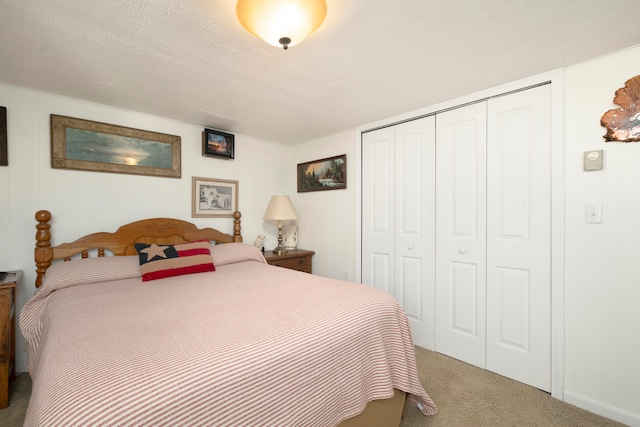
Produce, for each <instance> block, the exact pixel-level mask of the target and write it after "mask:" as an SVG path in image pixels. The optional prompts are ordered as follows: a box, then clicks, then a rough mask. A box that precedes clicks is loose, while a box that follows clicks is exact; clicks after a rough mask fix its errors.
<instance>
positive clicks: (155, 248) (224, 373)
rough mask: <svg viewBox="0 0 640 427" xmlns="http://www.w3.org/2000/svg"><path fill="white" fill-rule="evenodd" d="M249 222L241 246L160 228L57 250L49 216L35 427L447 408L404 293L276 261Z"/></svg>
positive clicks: (350, 424)
mask: <svg viewBox="0 0 640 427" xmlns="http://www.w3.org/2000/svg"><path fill="white" fill-rule="evenodd" d="M240 218H241V215H240V213H239V212H236V213H235V214H234V217H233V225H232V227H233V232H232V233H231V234H227V233H223V232H220V231H217V230H214V229H210V228H203V229H199V228H197V227H196V226H195V225H193V224H191V223H189V222H186V221H181V220H177V219H169V218H154V219H147V220H141V221H137V222H133V223H130V224H127V225H124V226H122V227H120V228H119V229H118V230H117V231H115V232H113V233H111V232H99V233H94V234H90V235H87V236H85V237H81V238H79V239H77V240H75V241H74V242H71V243H64V244H60V245H57V246H52V244H51V241H52V238H51V222H52V221H51V214H50V213H49V212H48V211H38V212H37V213H36V220H37V225H36V229H37V232H36V247H35V256H34V258H35V263H36V272H37V279H36V287H37V288H38V289H37V292H36V293H35V295H34V297H33V298H32V299H31V300H30V301H29V302H28V303H27V304H26V305H25V306H24V308H23V310H22V311H21V313H20V328H21V330H22V333H23V335H24V336H25V339H26V342H27V357H28V369H29V373H30V375H31V377H32V395H31V399H30V402H29V407H28V410H27V415H26V418H25V424H24V425H25V426H56V425H64V426H71V425H82V426H87V425H119V426H121V425H127V426H129V425H148V426H151V425H153V426H163V425H171V426H179V425H185V426H260V425H264V426H336V425H339V426H340V427H354V426H367V427H372V426H385V427H386V426H394V425H395V426H397V425H399V423H400V420H401V416H402V412H403V408H404V405H405V398H407V399H409V401H412V402H415V404H416V405H418V407H419V408H420V410H421V411H422V412H423V413H424V414H425V415H433V414H435V413H436V412H437V409H436V406H435V405H434V403H433V401H432V400H431V398H430V397H429V396H428V394H427V393H426V392H425V390H424V388H423V386H422V384H421V383H420V381H419V379H418V376H417V369H416V362H415V352H414V347H413V341H412V337H411V331H410V327H409V324H408V321H407V318H406V315H405V314H404V312H403V311H402V308H401V307H400V306H399V304H398V303H397V302H396V301H395V300H394V299H393V298H392V297H390V296H389V295H388V294H387V293H385V292H382V291H380V290H378V289H375V288H372V287H369V286H365V285H360V284H355V283H349V282H343V281H339V280H333V279H329V278H324V277H320V276H315V275H311V274H306V273H302V272H298V271H294V270H288V269H284V268H280V267H275V266H270V265H268V264H267V263H266V261H265V260H264V257H263V256H262V254H261V252H260V251H259V250H258V249H256V248H254V247H253V246H252V245H248V244H245V243H242V235H241V224H240ZM93 255H96V256H93ZM110 255H113V256H110ZM61 260H64V261H67V262H62V261H61Z"/></svg>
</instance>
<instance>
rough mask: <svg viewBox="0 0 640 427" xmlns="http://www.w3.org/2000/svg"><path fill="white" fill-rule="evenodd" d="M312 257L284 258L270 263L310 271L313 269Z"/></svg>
mask: <svg viewBox="0 0 640 427" xmlns="http://www.w3.org/2000/svg"><path fill="white" fill-rule="evenodd" d="M309 258H310V257H301V258H292V259H283V260H277V261H273V262H270V263H269V264H271V265H275V266H277V267H284V268H290V269H291V270H300V271H306V272H308V271H310V270H311V262H310V261H311V260H310V259H309Z"/></svg>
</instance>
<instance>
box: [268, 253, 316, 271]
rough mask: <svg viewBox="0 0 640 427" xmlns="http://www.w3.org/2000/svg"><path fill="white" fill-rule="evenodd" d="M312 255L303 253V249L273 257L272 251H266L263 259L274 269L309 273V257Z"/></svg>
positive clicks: (310, 267)
mask: <svg viewBox="0 0 640 427" xmlns="http://www.w3.org/2000/svg"><path fill="white" fill-rule="evenodd" d="M313 254H315V252H313V251H305V250H303V249H293V250H290V251H286V252H285V253H283V254H282V255H275V254H274V253H273V251H266V252H265V253H264V258H265V259H266V260H267V262H268V263H269V264H270V265H274V266H276V267H282V268H288V269H290V270H298V271H303V272H305V273H311V272H312V266H311V257H312V256H313Z"/></svg>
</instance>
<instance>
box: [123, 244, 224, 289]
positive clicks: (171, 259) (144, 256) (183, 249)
mask: <svg viewBox="0 0 640 427" xmlns="http://www.w3.org/2000/svg"><path fill="white" fill-rule="evenodd" d="M135 246H136V251H138V257H139V258H140V273H141V274H142V281H143V282H146V281H149V280H156V279H162V278H165V277H171V276H180V275H182V274H191V273H202V272H205V271H216V268H215V266H214V265H213V259H212V258H211V251H210V250H209V242H208V241H206V240H203V241H195V242H189V243H181V244H179V245H156V244H155V243H153V244H150V245H148V244H145V243H136V245H135Z"/></svg>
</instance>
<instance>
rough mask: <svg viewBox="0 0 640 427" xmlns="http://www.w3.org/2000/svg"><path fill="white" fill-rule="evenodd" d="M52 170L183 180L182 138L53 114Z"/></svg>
mask: <svg viewBox="0 0 640 427" xmlns="http://www.w3.org/2000/svg"><path fill="white" fill-rule="evenodd" d="M51 167H52V168H54V169H74V170H86V171H94V172H111V173H126V174H134V175H149V176H161V177H166V178H180V176H181V158H180V137H179V136H175V135H167V134H164V133H158V132H151V131H146V130H140V129H133V128H129V127H124V126H117V125H112V124H108V123H101V122H93V121H90V120H83V119H77V118H74V117H67V116H59V115H56V114H52V115H51Z"/></svg>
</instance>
